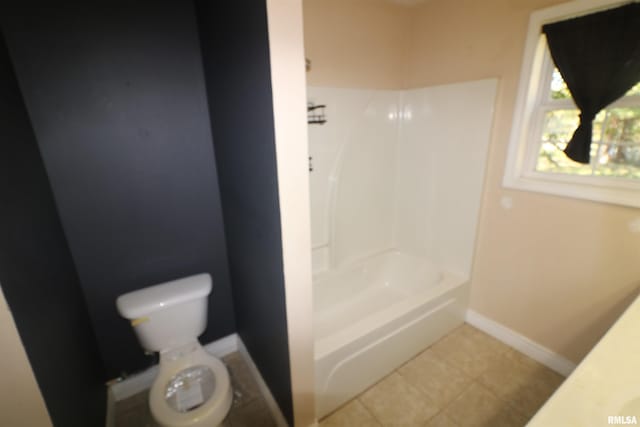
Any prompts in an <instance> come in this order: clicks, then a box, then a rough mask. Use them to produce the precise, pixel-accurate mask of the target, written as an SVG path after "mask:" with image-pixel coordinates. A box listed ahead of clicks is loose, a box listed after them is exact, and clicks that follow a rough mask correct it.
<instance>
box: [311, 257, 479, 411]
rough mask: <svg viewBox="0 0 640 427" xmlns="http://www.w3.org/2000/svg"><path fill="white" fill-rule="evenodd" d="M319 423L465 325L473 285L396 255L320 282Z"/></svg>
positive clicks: (374, 259) (317, 348) (316, 314)
mask: <svg viewBox="0 0 640 427" xmlns="http://www.w3.org/2000/svg"><path fill="white" fill-rule="evenodd" d="M313 288H314V289H313V290H314V295H313V299H314V326H315V369H316V372H315V376H316V411H317V416H318V418H321V417H323V416H325V415H326V414H328V413H329V412H331V411H333V410H334V409H336V408H337V407H338V406H340V405H341V404H342V403H344V402H346V401H347V400H349V399H351V398H353V397H354V396H356V395H357V394H359V393H360V392H362V391H364V390H365V389H366V388H367V387H369V386H371V385H372V384H374V383H375V382H377V381H378V380H379V379H381V378H382V377H384V376H385V375H387V374H388V373H389V372H391V371H393V370H394V369H396V368H397V367H399V366H400V365H402V364H403V363H404V362H406V361H407V360H409V359H410V358H412V357H413V356H415V355H416V354H418V353H419V352H420V351H422V350H423V349H424V348H426V347H428V346H429V345H431V344H432V343H434V342H435V341H437V340H438V339H439V338H440V337H442V336H443V335H445V334H446V333H447V332H449V331H451V330H452V329H454V328H455V327H456V326H458V325H460V324H461V323H462V322H463V320H464V312H465V310H466V308H467V301H468V288H469V286H468V280H467V279H465V278H463V277H461V276H458V275H455V274H452V273H449V272H446V271H442V270H441V269H439V268H438V267H437V266H436V265H434V264H433V263H432V262H430V261H429V260H427V259H423V258H418V257H414V256H411V255H408V254H404V253H401V252H397V251H388V252H384V253H382V254H379V255H375V256H373V257H370V258H367V259H366V260H364V261H361V262H359V263H357V264H354V265H351V266H348V267H346V268H343V269H340V270H337V271H331V272H327V273H323V274H321V275H318V276H316V277H314V280H313Z"/></svg>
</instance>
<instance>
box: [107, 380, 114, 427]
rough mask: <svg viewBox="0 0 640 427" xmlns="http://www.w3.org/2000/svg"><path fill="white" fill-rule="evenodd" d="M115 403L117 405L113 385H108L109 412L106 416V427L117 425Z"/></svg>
mask: <svg viewBox="0 0 640 427" xmlns="http://www.w3.org/2000/svg"><path fill="white" fill-rule="evenodd" d="M115 405H116V402H115V399H114V397H113V392H112V391H111V387H107V414H106V417H105V418H106V420H105V424H106V427H116V417H115V414H114V411H115Z"/></svg>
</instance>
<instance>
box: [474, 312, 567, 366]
mask: <svg viewBox="0 0 640 427" xmlns="http://www.w3.org/2000/svg"><path fill="white" fill-rule="evenodd" d="M465 321H466V322H467V323H468V324H470V325H471V326H474V327H476V328H478V329H480V330H481V331H483V332H486V333H487V334H489V335H491V336H492V337H494V338H496V339H497V340H499V341H502V342H503V343H505V344H507V345H508V346H510V347H513V348H515V349H516V350H518V351H519V352H521V353H523V354H525V355H527V356H529V357H530V358H532V359H533V360H535V361H537V362H540V363H542V364H543V365H545V366H546V367H547V368H549V369H551V370H553V371H555V372H557V373H559V374H561V375H564V376H565V377H568V376H569V375H570V374H571V372H573V370H574V369H575V368H576V365H575V363H573V362H571V361H570V360H568V359H566V358H564V357H562V356H560V355H559V354H558V353H555V352H553V351H551V350H549V349H548V348H546V347H544V346H542V345H540V344H538V343H536V342H534V341H532V340H530V339H529V338H527V337H525V336H524V335H521V334H519V333H518V332H516V331H513V330H511V329H509V328H507V327H506V326H504V325H502V324H500V323H498V322H496V321H494V320H492V319H489V318H488V317H485V316H483V315H481V314H480V313H478V312H475V311H473V310H467V313H466V315H465Z"/></svg>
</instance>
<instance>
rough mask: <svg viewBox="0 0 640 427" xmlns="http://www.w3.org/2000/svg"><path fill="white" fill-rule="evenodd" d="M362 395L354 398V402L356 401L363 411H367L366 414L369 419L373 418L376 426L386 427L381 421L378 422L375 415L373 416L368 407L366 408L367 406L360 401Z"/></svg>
mask: <svg viewBox="0 0 640 427" xmlns="http://www.w3.org/2000/svg"><path fill="white" fill-rule="evenodd" d="M362 394H364V392H363V393H362ZM362 394H360V395H358V397H356V398H355V400H357V401H358V403H359V404H360V405H362V407H363V408H364V410H365V411H367V413H368V414H369V415H371V418H373V419H374V420H375V421H376V422H377V423H378V424H380V426H382V427H387V426H385V424H384V423H383V422H382V421H380V420H379V419H378V417H376V414H374V413H373V412H371V410H370V409H369V407H368V406H367V405H366V404H365V403H364V402H363V401H362V400H360V396H361V395H362Z"/></svg>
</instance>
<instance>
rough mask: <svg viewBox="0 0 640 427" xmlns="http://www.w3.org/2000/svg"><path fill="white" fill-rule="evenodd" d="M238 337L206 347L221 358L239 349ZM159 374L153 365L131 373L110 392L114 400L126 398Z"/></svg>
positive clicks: (136, 392)
mask: <svg viewBox="0 0 640 427" xmlns="http://www.w3.org/2000/svg"><path fill="white" fill-rule="evenodd" d="M238 339H239V338H238V334H235V333H233V334H231V335H227V336H226V337H223V338H220V339H218V340H215V341H213V342H210V343H209V344H206V345H205V346H204V348H205V350H207V351H208V352H209V353H211V354H212V355H214V356H215V357H217V358H221V357H224V356H226V355H227V354H230V353H233V352H234V351H238ZM157 374H158V367H157V366H152V367H151V368H149V369H147V370H145V371H142V372H140V373H137V374H134V375H131V376H129V377H127V378H125V379H123V380H122V381H119V382H117V383H114V384H112V385H111V386H110V387H109V388H108V393H109V395H110V396H111V397H112V399H113V402H117V401H120V400H124V399H126V398H128V397H131V396H133V395H134V394H138V393H140V392H141V391H144V390H146V389H148V388H150V387H151V385H152V384H153V380H154V379H155V378H156V375H157Z"/></svg>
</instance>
